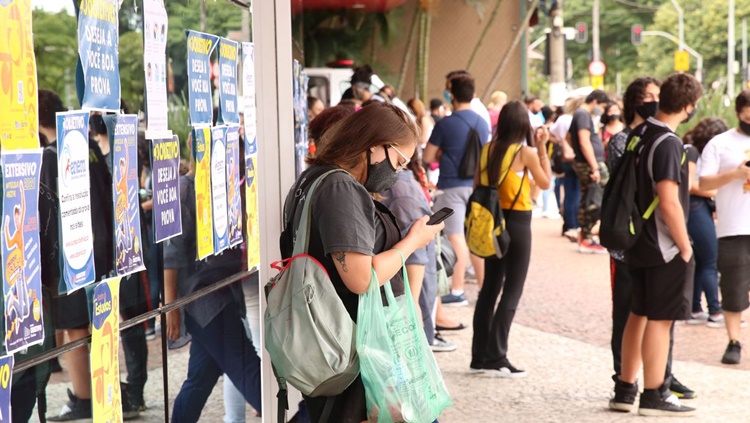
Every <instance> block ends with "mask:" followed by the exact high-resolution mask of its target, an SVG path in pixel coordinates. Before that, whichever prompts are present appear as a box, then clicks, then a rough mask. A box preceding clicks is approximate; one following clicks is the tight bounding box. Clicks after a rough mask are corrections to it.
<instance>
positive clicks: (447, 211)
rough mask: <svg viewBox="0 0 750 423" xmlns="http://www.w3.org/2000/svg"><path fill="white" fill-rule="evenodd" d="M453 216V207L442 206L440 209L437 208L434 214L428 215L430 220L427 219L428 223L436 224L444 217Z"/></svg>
mask: <svg viewBox="0 0 750 423" xmlns="http://www.w3.org/2000/svg"><path fill="white" fill-rule="evenodd" d="M451 216H453V209H451V208H448V207H443V208H442V209H440V210H438V211H437V212H436V213H435V214H433V215H432V217H430V220H428V221H427V224H428V225H437V224H438V223H440V222H442V221H444V220H445V219H447V218H449V217H451Z"/></svg>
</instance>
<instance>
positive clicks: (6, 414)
mask: <svg viewBox="0 0 750 423" xmlns="http://www.w3.org/2000/svg"><path fill="white" fill-rule="evenodd" d="M13 361H14V360H13V355H12V354H11V355H6V356H5V357H0V422H9V421H10V419H11V414H10V392H11V380H12V379H13V377H12V375H13Z"/></svg>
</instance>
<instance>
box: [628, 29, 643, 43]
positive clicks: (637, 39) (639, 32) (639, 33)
mask: <svg viewBox="0 0 750 423" xmlns="http://www.w3.org/2000/svg"><path fill="white" fill-rule="evenodd" d="M642 41H643V25H633V26H632V27H631V28H630V42H631V43H633V45H634V46H637V45H640V44H641V42H642Z"/></svg>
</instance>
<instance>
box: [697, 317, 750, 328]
mask: <svg viewBox="0 0 750 423" xmlns="http://www.w3.org/2000/svg"><path fill="white" fill-rule="evenodd" d="M706 326H708V327H710V328H714V329H722V328H725V327H727V322H726V320H724V314H717V315H713V316H708V323H707V324H706ZM746 326H747V322H745V321H744V320H743V321H741V322H740V327H741V328H744V327H746Z"/></svg>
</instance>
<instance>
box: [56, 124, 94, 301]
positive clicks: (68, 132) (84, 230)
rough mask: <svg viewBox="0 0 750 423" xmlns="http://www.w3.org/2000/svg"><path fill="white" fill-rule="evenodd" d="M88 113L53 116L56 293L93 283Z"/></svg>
mask: <svg viewBox="0 0 750 423" xmlns="http://www.w3.org/2000/svg"><path fill="white" fill-rule="evenodd" d="M88 134H89V113H88V112H80V111H74V112H65V113H58V114H57V192H58V197H59V201H60V236H61V246H62V253H61V254H60V259H61V262H62V263H61V266H62V270H61V272H60V275H61V278H62V279H63V280H64V281H65V283H64V284H60V292H61V293H65V292H71V291H74V290H76V289H79V288H82V287H84V286H86V285H87V284H89V283H91V282H94V280H95V279H96V272H95V271H94V244H93V241H94V240H93V235H92V234H93V232H92V230H93V229H92V225H91V199H90V191H91V187H90V185H91V184H90V181H89V142H88Z"/></svg>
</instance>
